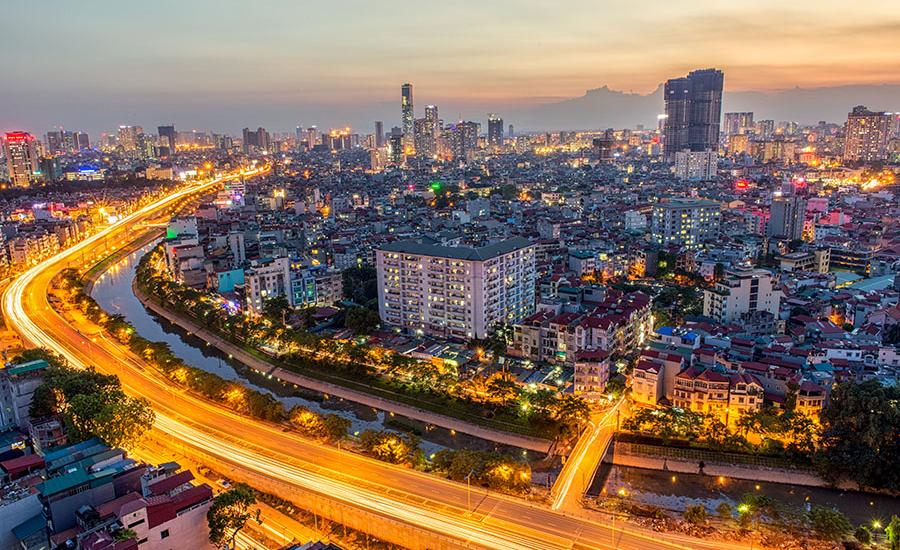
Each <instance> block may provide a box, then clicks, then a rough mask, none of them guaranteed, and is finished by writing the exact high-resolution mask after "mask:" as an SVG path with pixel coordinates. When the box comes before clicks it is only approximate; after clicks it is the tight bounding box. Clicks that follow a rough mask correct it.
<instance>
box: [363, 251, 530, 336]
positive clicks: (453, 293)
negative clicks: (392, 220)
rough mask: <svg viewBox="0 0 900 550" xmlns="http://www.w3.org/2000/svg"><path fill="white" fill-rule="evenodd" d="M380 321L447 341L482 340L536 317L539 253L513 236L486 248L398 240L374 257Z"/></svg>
mask: <svg viewBox="0 0 900 550" xmlns="http://www.w3.org/2000/svg"><path fill="white" fill-rule="evenodd" d="M375 266H376V270H377V274H378V309H379V313H380V315H381V320H382V322H384V323H386V324H389V325H393V326H397V327H402V328H404V329H406V330H407V331H409V332H412V333H418V334H427V335H430V336H438V337H442V338H454V339H459V340H468V339H472V338H484V337H485V336H487V335H488V333H489V332H490V330H491V328H492V327H495V326H499V325H503V324H509V325H513V324H516V323H518V322H520V321H521V320H522V319H524V318H525V317H527V316H528V315H530V314H531V313H532V312H533V311H534V290H535V282H534V281H535V247H534V244H532V243H531V241H529V240H528V239H525V238H524V237H514V238H512V239H508V240H506V241H502V242H498V243H495V244H491V245H488V246H483V247H480V248H471V247H450V246H438V245H433V244H426V243H422V242H419V241H416V240H406V241H396V242H393V243H389V244H386V245H382V246H381V247H380V248H378V249H377V250H376V251H375Z"/></svg>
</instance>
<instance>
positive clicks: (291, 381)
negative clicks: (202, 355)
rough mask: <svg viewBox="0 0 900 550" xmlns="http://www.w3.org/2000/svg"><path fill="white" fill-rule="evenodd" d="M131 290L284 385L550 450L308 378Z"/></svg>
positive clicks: (533, 441) (544, 442)
mask: <svg viewBox="0 0 900 550" xmlns="http://www.w3.org/2000/svg"><path fill="white" fill-rule="evenodd" d="M132 291H133V292H134V295H135V296H136V297H137V298H138V300H139V301H140V302H141V303H142V304H143V305H144V307H146V308H147V309H148V310H150V311H151V312H153V313H154V314H156V315H159V316H160V317H162V318H163V319H165V320H167V321H168V322H169V323H171V324H172V325H174V326H177V327H179V328H180V329H181V330H184V331H185V332H187V333H189V334H192V335H195V336H197V337H199V338H201V339H202V340H204V341H206V342H208V343H209V344H210V345H211V346H213V347H215V348H217V349H218V350H220V351H221V352H222V353H226V354H228V355H229V356H231V357H233V358H235V359H236V360H237V361H239V362H241V363H243V364H244V365H246V366H247V367H249V368H251V369H253V370H255V371H257V372H258V373H260V374H261V375H263V376H265V377H267V378H271V379H273V380H278V381H280V382H281V383H283V384H286V385H291V386H295V387H302V388H307V389H310V390H313V391H317V392H321V393H323V394H326V395H330V396H334V397H338V398H342V399H345V400H347V401H353V402H356V403H360V404H363V405H366V406H369V407H372V408H375V409H379V410H384V411H387V412H388V413H393V414H396V415H400V416H405V417H407V418H411V419H415V420H419V421H421V422H425V423H427V424H431V425H434V426H439V427H441V428H445V429H447V430H451V433H452V432H453V431H455V432H459V433H464V434H467V435H471V436H473V437H478V438H481V439H485V440H488V441H493V442H495V443H500V444H502V445H508V446H511V447H519V448H522V449H527V450H530V451H536V452H540V453H547V452H549V450H550V446H551V442H550V441H548V440H546V439H539V438H535V437H529V436H525V435H520V434H514V433H509V432H502V431H500V430H494V429H490V428H487V427H484V426H479V425H477V424H472V423H470V422H466V421H464V420H460V419H457V418H454V417H450V416H446V415H441V414H438V413H435V412H433V411H427V410H425V409H421V408H418V407H414V406H411V405H407V404H404V403H399V402H396V401H392V400H389V399H384V398H381V397H378V396H375V395H372V394H369V393H365V392H363V391H358V390H353V389H351V388H347V387H345V386H340V385H338V384H334V383H331V382H327V381H324V380H319V379H316V378H311V377H308V376H304V375H301V374H298V373H295V372H292V371H289V370H286V369H284V368H281V367H278V366H277V365H274V364H272V363H271V362H269V361H266V360H264V359H261V358H260V357H257V356H255V355H253V354H251V353H249V352H247V351H246V350H244V349H243V348H242V347H240V346H237V345H235V344H233V343H231V342H229V341H227V340H225V339H224V338H222V337H220V336H218V335H217V334H215V333H214V332H212V331H210V330H207V329H205V328H203V327H200V326H199V325H197V324H196V323H194V322H193V321H191V320H189V319H186V318H185V317H183V316H181V315H176V314H174V313H172V312H171V311H169V310H168V309H166V308H164V307H162V306H161V305H159V304H158V303H156V302H155V301H154V300H153V299H151V298H150V297H149V296H147V295H146V294H145V293H144V292H142V291H141V290H140V288H138V285H137V284H133V285H132Z"/></svg>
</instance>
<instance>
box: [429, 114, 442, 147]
mask: <svg viewBox="0 0 900 550" xmlns="http://www.w3.org/2000/svg"><path fill="white" fill-rule="evenodd" d="M425 124H426V127H427V128H428V131H429V132H430V134H431V138H432V139H433V140H434V141H435V142H437V140H438V138H440V137H441V119H440V118H439V117H438V108H437V105H426V106H425ZM436 148H437V144H435V149H436Z"/></svg>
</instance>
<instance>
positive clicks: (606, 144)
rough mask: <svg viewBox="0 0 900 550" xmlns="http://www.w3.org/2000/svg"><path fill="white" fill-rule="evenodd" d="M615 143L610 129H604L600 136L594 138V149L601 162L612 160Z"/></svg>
mask: <svg viewBox="0 0 900 550" xmlns="http://www.w3.org/2000/svg"><path fill="white" fill-rule="evenodd" d="M615 144H616V140H615V137H614V136H613V131H612V130H611V129H610V130H606V131H604V132H603V135H602V136H600V137H596V138H594V140H593V145H594V151H595V154H596V155H597V159H598V160H599V161H600V163H601V164H606V163H609V162H612V160H613V148H614V146H615Z"/></svg>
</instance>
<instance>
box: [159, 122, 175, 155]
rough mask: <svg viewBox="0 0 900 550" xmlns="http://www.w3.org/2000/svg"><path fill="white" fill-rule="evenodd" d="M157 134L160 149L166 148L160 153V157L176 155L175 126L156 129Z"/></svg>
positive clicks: (169, 125) (170, 125)
mask: <svg viewBox="0 0 900 550" xmlns="http://www.w3.org/2000/svg"><path fill="white" fill-rule="evenodd" d="M156 133H157V134H159V146H160V148H165V151H160V155H163V153H165V155H174V154H175V143H176V139H175V135H176V134H175V125H174V124H168V125H166V126H159V127H157V128H156Z"/></svg>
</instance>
